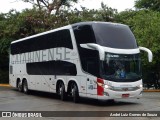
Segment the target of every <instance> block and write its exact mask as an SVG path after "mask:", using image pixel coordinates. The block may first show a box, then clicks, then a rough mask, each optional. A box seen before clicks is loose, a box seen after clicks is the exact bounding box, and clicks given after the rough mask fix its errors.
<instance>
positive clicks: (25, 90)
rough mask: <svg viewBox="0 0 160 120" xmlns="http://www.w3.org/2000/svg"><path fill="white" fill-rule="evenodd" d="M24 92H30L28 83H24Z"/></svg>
mask: <svg viewBox="0 0 160 120" xmlns="http://www.w3.org/2000/svg"><path fill="white" fill-rule="evenodd" d="M23 87H24V92H25V93H26V92H27V90H28V86H27V83H26V82H24V86H23Z"/></svg>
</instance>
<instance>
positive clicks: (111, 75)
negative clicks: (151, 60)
mask: <svg viewBox="0 0 160 120" xmlns="http://www.w3.org/2000/svg"><path fill="white" fill-rule="evenodd" d="M140 61H141V60H140V57H139V54H132V55H126V54H112V53H105V60H104V61H102V76H103V78H104V79H106V80H110V81H115V82H133V81H137V80H140V79H141V66H140Z"/></svg>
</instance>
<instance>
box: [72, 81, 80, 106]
mask: <svg viewBox="0 0 160 120" xmlns="http://www.w3.org/2000/svg"><path fill="white" fill-rule="evenodd" d="M71 90H72V97H73V102H74V103H78V102H79V93H78V87H77V85H76V83H74V84H73V85H72V89H71Z"/></svg>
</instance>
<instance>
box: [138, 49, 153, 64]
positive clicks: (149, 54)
mask: <svg viewBox="0 0 160 120" xmlns="http://www.w3.org/2000/svg"><path fill="white" fill-rule="evenodd" d="M139 49H140V50H142V51H145V52H147V53H148V61H149V62H152V60H153V54H152V52H151V51H150V50H149V49H148V48H145V47H139Z"/></svg>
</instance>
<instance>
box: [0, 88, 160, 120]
mask: <svg viewBox="0 0 160 120" xmlns="http://www.w3.org/2000/svg"><path fill="white" fill-rule="evenodd" d="M0 111H160V92H144V93H143V97H142V98H141V99H123V100H122V99H119V100H116V101H115V103H113V104H110V103H107V102H102V103H99V102H97V101H96V100H92V99H82V100H81V102H80V103H78V104H75V103H73V102H72V100H67V101H61V100H59V98H58V96H56V95H54V94H50V93H43V92H32V93H31V94H29V95H25V94H23V93H20V92H18V91H17V90H16V89H14V88H11V87H0ZM3 119H6V118H0V120H3ZM8 119H9V118H8ZM14 119H15V120H21V119H22V118H10V120H14ZM26 119H27V118H26ZM30 119H31V120H35V119H36V120H45V119H47V120H52V119H53V120H62V119H65V120H67V119H68V120H73V119H76V120H84V119H87V120H97V119H98V120H110V119H111V120H115V119H118V120H124V119H127V120H128V119H131V120H132V119H134V120H137V119H140V120H150V119H152V120H153V119H154V120H158V119H160V117H125V118H123V117H118V118H117V117H100V118H94V117H87V118H85V117H77V118H75V117H67V118H64V117H55V118H49V117H48V118H30Z"/></svg>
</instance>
